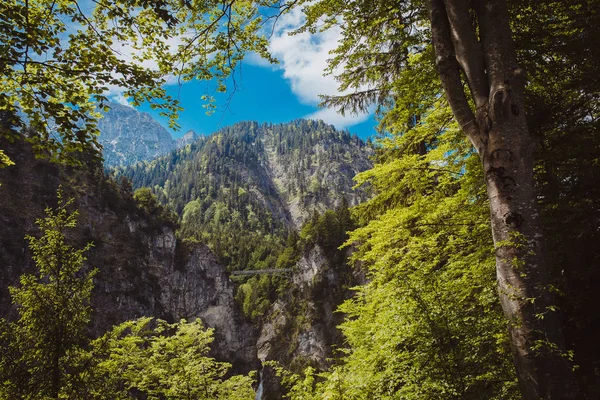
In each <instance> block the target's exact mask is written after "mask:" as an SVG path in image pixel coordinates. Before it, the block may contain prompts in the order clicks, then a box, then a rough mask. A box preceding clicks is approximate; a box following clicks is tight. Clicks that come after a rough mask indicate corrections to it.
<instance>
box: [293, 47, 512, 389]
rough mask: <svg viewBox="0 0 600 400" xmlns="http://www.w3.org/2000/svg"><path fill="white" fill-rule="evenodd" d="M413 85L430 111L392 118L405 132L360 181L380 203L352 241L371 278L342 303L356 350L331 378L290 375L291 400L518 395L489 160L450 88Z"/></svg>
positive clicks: (389, 139) (362, 214)
mask: <svg viewBox="0 0 600 400" xmlns="http://www.w3.org/2000/svg"><path fill="white" fill-rule="evenodd" d="M426 56H427V55H426V54H423V55H418V56H414V57H415V59H414V60H412V62H414V63H419V62H421V60H422V57H426ZM425 71H426V70H425ZM434 79H435V78H434ZM407 82H408V81H407ZM396 84H397V85H399V86H400V85H403V84H404V83H403V82H402V81H400V82H397V83H396ZM407 88H408V86H407ZM414 88H415V90H413V91H410V93H411V95H412V96H413V98H412V99H407V100H406V101H407V102H412V100H414V99H415V98H419V99H420V101H421V102H420V104H421V107H424V106H425V105H429V107H428V108H427V109H426V112H424V113H423V114H421V115H420V118H414V117H412V118H411V114H410V113H411V111H414V109H410V108H398V109H394V110H393V111H391V112H392V113H395V115H394V118H395V119H394V120H395V121H397V122H396V123H395V124H392V123H391V122H390V123H389V124H388V126H389V128H390V130H392V131H393V132H394V131H395V132H396V133H393V134H391V135H388V136H385V137H383V138H382V139H381V140H380V143H381V148H380V150H379V151H380V157H379V159H378V162H377V163H376V165H375V167H374V168H373V169H371V170H369V171H366V172H364V173H361V174H359V175H358V177H357V180H358V182H359V184H369V185H371V187H372V188H373V189H374V190H375V191H376V195H375V196H374V197H373V198H372V199H370V200H368V201H367V202H365V203H363V204H361V205H359V206H357V207H356V208H355V209H354V213H355V214H356V216H357V217H358V218H359V221H360V223H361V225H362V226H361V227H359V228H358V229H356V230H354V231H353V232H352V233H351V234H350V239H349V241H348V242H347V243H348V244H354V245H355V246H356V247H357V251H356V252H355V253H354V254H353V259H354V261H359V262H361V263H362V265H363V267H364V268H366V269H367V277H368V280H369V283H367V284H366V285H364V286H360V287H358V288H356V289H357V294H356V296H355V297H354V298H352V299H350V300H348V301H346V302H345V303H344V304H343V305H342V306H341V307H340V311H342V312H344V313H345V314H346V320H345V322H343V323H342V325H341V329H342V332H343V333H344V336H345V338H346V341H347V343H348V348H346V349H341V350H340V351H341V353H340V359H339V362H338V363H337V364H336V365H334V366H333V367H332V368H331V369H329V370H328V371H326V372H324V373H316V372H315V371H314V370H307V371H305V374H304V375H303V376H294V375H288V377H287V378H286V379H287V381H288V383H290V384H292V388H291V391H290V398H292V399H294V398H330V399H363V398H368V397H374V398H378V399H391V398H405V399H412V398H414V399H440V398H443V399H454V398H461V399H480V398H486V399H494V398H495V399H507V398H515V399H516V398H519V397H518V396H519V395H518V391H517V389H516V379H515V373H514V369H513V366H512V363H511V360H510V350H509V343H508V337H507V334H506V322H505V320H504V317H503V315H502V311H501V309H500V305H499V304H498V299H497V293H496V289H495V268H494V265H495V260H494V253H493V242H492V238H491V235H490V233H489V214H488V208H487V207H488V205H487V196H486V193H485V185H484V184H483V177H482V171H481V167H480V165H479V160H478V158H477V156H476V155H475V154H474V153H473V150H472V147H471V145H470V143H469V142H468V141H467V140H466V139H465V138H464V137H463V136H462V134H461V132H460V130H459V129H458V127H457V126H456V124H455V122H453V118H452V114H451V112H450V110H449V107H448V106H447V104H446V103H445V102H444V100H443V98H440V97H439V92H437V91H436V90H439V89H437V88H436V87H435V86H434V85H430V86H428V87H419V86H416V87H414ZM389 118H391V116H389ZM388 121H392V120H391V119H388ZM286 379H284V381H285V380H286Z"/></svg>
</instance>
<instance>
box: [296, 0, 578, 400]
mask: <svg viewBox="0 0 600 400" xmlns="http://www.w3.org/2000/svg"><path fill="white" fill-rule="evenodd" d="M306 15H307V23H306V25H305V26H304V27H303V28H301V29H300V31H303V30H316V29H319V28H320V29H327V28H329V27H331V26H334V25H338V24H339V25H341V27H342V41H341V44H340V46H339V47H338V48H337V49H336V50H334V51H333V58H332V59H331V60H330V70H329V72H334V71H336V69H337V68H339V67H343V71H342V72H341V73H340V74H339V76H338V79H339V81H340V83H341V85H340V88H341V89H342V90H348V91H350V94H346V95H342V96H329V97H327V96H326V97H324V104H325V105H327V106H332V107H336V108H338V109H339V110H340V111H341V112H342V113H345V112H358V111H366V110H367V109H368V107H369V106H370V105H371V104H373V103H375V104H377V105H378V106H379V107H380V110H385V109H386V108H387V109H389V112H388V115H387V116H386V118H387V119H388V120H389V119H393V115H394V113H395V111H394V108H395V107H397V103H402V101H400V99H402V97H403V96H404V95H405V94H406V93H407V92H409V90H408V89H407V88H406V87H403V86H401V85H399V84H398V80H399V77H401V76H402V75H403V74H405V73H406V72H407V71H410V70H411V68H413V66H412V65H411V61H410V58H411V55H413V54H415V53H426V51H427V49H428V48H429V47H430V46H431V45H432V46H433V47H434V50H435V58H434V60H435V65H436V67H437V74H438V76H439V78H440V81H441V85H442V87H443V93H444V95H445V97H446V99H447V101H448V103H449V105H450V107H451V109H452V112H453V115H454V118H455V119H456V121H457V122H458V124H459V125H460V127H461V129H462V131H463V132H464V133H465V135H466V136H467V137H468V139H469V140H470V142H471V143H472V145H473V147H474V149H475V151H476V152H477V154H478V155H479V158H480V160H481V164H482V167H483V171H484V179H485V183H486V186H487V196H488V199H489V207H490V215H491V228H492V234H493V239H494V244H495V255H496V271H497V274H496V275H497V283H498V291H499V294H500V300H501V304H502V308H503V311H504V314H505V316H506V318H507V319H508V321H509V334H510V338H511V344H512V349H513V355H514V361H515V365H516V368H517V375H518V378H519V384H520V388H521V392H522V394H523V396H524V397H525V398H526V399H539V398H564V399H568V398H576V397H577V396H578V389H577V388H576V385H575V383H574V379H573V374H572V370H571V366H570V365H569V361H568V357H567V353H566V349H565V348H564V339H563V337H562V333H561V327H560V324H559V319H558V316H557V313H556V312H555V306H556V304H555V300H554V299H553V297H554V296H553V292H552V285H551V276H550V275H551V274H550V272H551V271H550V267H549V263H548V260H546V259H545V258H544V245H543V235H542V227H541V226H540V222H539V218H538V210H537V204H536V200H537V199H536V191H535V187H534V179H533V178H534V174H533V167H534V148H535V142H534V140H533V138H532V136H531V135H530V133H529V131H528V127H527V121H526V115H525V104H524V88H525V83H526V76H525V71H523V69H522V68H520V67H519V65H518V64H517V57H516V51H515V47H514V44H513V41H512V38H511V28H510V19H509V13H508V10H507V3H506V1H505V0H476V1H471V2H469V1H466V0H427V1H403V2H395V3H389V2H376V3H373V2H372V1H363V0H359V1H356V2H345V1H338V0H324V1H319V2H317V3H315V4H310V5H307V6H306ZM434 60H433V59H432V62H433V61H434ZM415 84H417V85H418V84H424V85H428V84H431V83H426V82H421V81H418V78H417V81H416V82H415ZM417 100H418V99H417ZM404 103H405V105H406V106H408V107H409V108H410V109H411V111H412V112H413V115H416V116H419V115H423V114H424V113H427V112H428V110H427V109H424V108H423V107H422V106H421V105H419V103H416V104H415V103H413V104H410V103H406V102H404Z"/></svg>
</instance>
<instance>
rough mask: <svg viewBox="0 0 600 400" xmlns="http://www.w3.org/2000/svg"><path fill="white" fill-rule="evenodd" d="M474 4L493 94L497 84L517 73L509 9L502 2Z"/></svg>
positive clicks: (501, 83) (476, 1)
mask: <svg viewBox="0 0 600 400" xmlns="http://www.w3.org/2000/svg"><path fill="white" fill-rule="evenodd" d="M473 3H474V9H475V12H476V14H477V19H478V21H479V36H480V37H481V44H482V51H483V54H484V59H485V68H486V70H487V74H488V79H489V84H490V87H491V92H492V95H493V94H494V92H495V91H496V90H498V88H499V86H502V85H507V84H509V83H508V82H506V80H507V79H511V78H513V75H514V74H515V72H517V71H516V70H517V55H516V52H515V50H514V46H513V45H512V37H511V32H510V20H509V15H508V9H507V7H506V2H504V1H498V0H486V1H483V0H475V1H474V2H473ZM524 83H525V82H524V81H523V84H524ZM510 84H512V82H510Z"/></svg>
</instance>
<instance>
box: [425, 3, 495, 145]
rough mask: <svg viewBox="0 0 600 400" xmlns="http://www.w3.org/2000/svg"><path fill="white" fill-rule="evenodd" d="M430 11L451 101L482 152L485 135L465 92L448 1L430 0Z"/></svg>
mask: <svg viewBox="0 0 600 400" xmlns="http://www.w3.org/2000/svg"><path fill="white" fill-rule="evenodd" d="M429 13H430V14H429V18H430V21H431V33H432V38H433V47H434V49H435V62H436V67H437V70H438V73H439V75H440V79H441V81H442V86H443V87H444V92H445V93H446V97H447V98H448V103H449V104H450V108H452V113H453V114H454V116H455V117H456V120H457V121H458V123H459V125H460V127H461V128H462V130H463V131H464V132H465V134H466V135H467V137H468V138H469V140H470V141H471V143H473V146H475V148H476V149H477V151H478V152H479V153H480V154H481V152H482V150H483V146H484V140H483V135H482V133H481V130H480V129H479V125H478V124H477V121H476V120H475V115H474V114H473V111H472V110H471V107H470V106H469V102H468V101H467V97H466V95H465V92H464V88H463V83H462V80H461V77H460V69H459V68H460V66H459V64H458V61H457V60H456V56H455V54H454V45H453V44H452V38H451V33H450V24H449V22H448V15H447V14H446V7H445V6H444V0H429Z"/></svg>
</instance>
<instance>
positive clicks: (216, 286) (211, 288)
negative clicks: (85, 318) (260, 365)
mask: <svg viewBox="0 0 600 400" xmlns="http://www.w3.org/2000/svg"><path fill="white" fill-rule="evenodd" d="M3 148H5V149H7V152H8V153H9V154H10V157H11V158H12V159H13V160H15V162H16V165H15V166H13V167H9V168H6V169H3V170H0V182H1V183H2V186H0V232H2V236H1V241H0V246H1V248H0V249H1V251H0V265H1V266H2V268H1V269H0V309H1V310H3V311H2V314H3V316H7V317H9V318H10V317H11V316H14V309H13V308H12V306H11V304H10V297H9V295H8V286H10V285H17V284H18V280H19V276H20V275H21V274H22V273H24V272H32V271H34V265H33V264H32V261H31V255H30V253H29V250H28V247H27V243H26V241H25V240H24V236H25V235H26V234H30V235H38V234H39V232H38V230H37V226H36V225H35V219H36V218H41V217H43V216H44V208H45V207H52V206H54V205H55V204H56V189H57V188H58V186H59V185H62V187H63V190H64V192H65V194H66V196H69V197H74V198H75V199H76V202H75V207H76V208H78V209H79V212H80V215H79V219H78V227H77V228H76V229H74V230H73V231H72V232H70V233H69V238H70V240H72V242H73V243H74V244H77V245H80V246H81V245H83V244H85V243H87V242H93V244H94V247H93V248H92V249H91V250H90V251H89V252H88V254H87V257H88V260H87V267H88V268H97V269H98V274H97V276H96V278H95V287H94V291H93V293H92V307H93V309H94V314H93V317H92V327H91V328H92V331H93V332H94V333H95V334H99V333H101V332H103V331H105V330H107V329H108V328H109V327H110V326H112V325H114V324H117V323H120V322H122V321H124V320H127V319H132V318H137V317H140V316H155V317H157V318H162V319H166V320H169V321H174V320H179V319H180V318H186V319H188V320H192V319H194V318H197V317H199V318H201V319H202V320H203V322H204V323H205V324H206V325H207V326H209V327H212V328H215V339H216V340H215V342H214V343H215V345H214V348H213V355H214V356H215V357H216V358H218V359H221V360H225V361H229V362H232V363H234V367H235V368H236V369H237V370H239V371H243V370H249V369H254V368H256V367H257V358H256V351H255V349H254V344H255V338H254V337H255V336H254V328H253V327H252V325H251V324H249V323H247V322H246V321H245V320H244V318H243V316H242V315H241V313H240V312H239V310H238V308H237V306H236V304H235V301H234V286H233V283H232V282H231V281H230V280H229V278H228V275H227V273H226V271H225V269H224V267H223V266H222V265H220V264H219V263H218V262H217V261H216V259H215V257H214V256H213V254H212V253H211V252H210V250H209V249H208V248H207V247H206V246H205V245H202V244H198V243H193V244H189V243H182V242H180V241H178V240H177V238H176V237H175V233H174V227H173V226H170V225H169V224H167V225H165V224H161V223H160V221H153V220H152V216H149V215H145V214H144V213H143V212H142V211H141V210H139V209H136V208H135V206H133V207H132V206H131V203H130V201H131V200H132V199H128V198H127V197H126V196H125V195H123V194H122V193H121V194H119V193H118V192H117V193H116V192H115V191H114V188H115V187H116V185H114V184H112V186H111V185H110V183H109V181H107V180H105V178H104V177H103V176H102V175H100V176H102V178H99V176H98V174H99V172H98V169H77V170H75V169H72V168H71V169H68V168H62V167H61V168H59V167H57V166H56V165H52V164H49V163H47V162H45V161H43V160H36V159H35V158H34V157H33V155H32V154H31V152H30V151H29V149H28V148H27V146H25V145H23V144H20V143H17V144H15V145H4V144H3ZM100 171H101V170H100ZM100 174H101V173H100ZM113 186H114V187H113ZM129 196H131V195H130V194H129Z"/></svg>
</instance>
